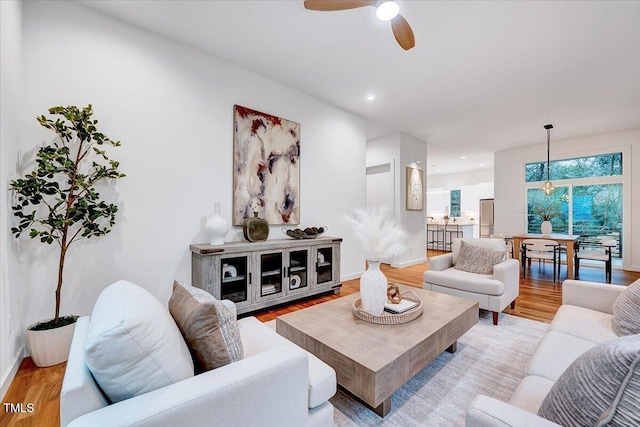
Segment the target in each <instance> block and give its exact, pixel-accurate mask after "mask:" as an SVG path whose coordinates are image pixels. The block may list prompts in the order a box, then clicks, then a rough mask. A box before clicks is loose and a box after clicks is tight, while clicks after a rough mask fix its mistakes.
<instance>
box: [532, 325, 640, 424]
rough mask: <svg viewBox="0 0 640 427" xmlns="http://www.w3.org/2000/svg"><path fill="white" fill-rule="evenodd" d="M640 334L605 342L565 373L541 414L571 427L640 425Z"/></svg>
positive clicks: (544, 403) (577, 361) (586, 354)
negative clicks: (639, 397)
mask: <svg viewBox="0 0 640 427" xmlns="http://www.w3.org/2000/svg"><path fill="white" fill-rule="evenodd" d="M638 396H640V335H629V336H623V337H619V338H615V339H613V340H610V341H607V342H605V343H602V344H600V345H598V346H596V347H594V348H592V349H591V350H589V351H587V352H586V353H584V354H583V355H582V356H580V357H579V358H578V359H576V361H575V362H573V363H572V364H571V366H570V367H569V368H568V369H567V370H566V371H565V372H564V373H563V374H562V376H561V377H560V378H559V379H558V381H557V382H556V383H555V384H554V385H553V387H552V388H551V390H550V391H549V394H548V395H547V397H546V398H545V399H544V402H542V406H541V407H540V410H539V411H538V415H540V416H542V417H544V418H546V419H548V420H550V421H553V422H555V423H558V424H560V425H570V426H574V425H575V426H598V427H600V426H605V425H607V426H609V425H612V426H613V425H616V426H622V425H624V426H637V425H640V399H638Z"/></svg>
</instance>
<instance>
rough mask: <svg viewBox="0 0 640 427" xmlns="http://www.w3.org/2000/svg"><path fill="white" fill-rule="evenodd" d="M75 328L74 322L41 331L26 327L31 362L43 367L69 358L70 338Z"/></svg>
mask: <svg viewBox="0 0 640 427" xmlns="http://www.w3.org/2000/svg"><path fill="white" fill-rule="evenodd" d="M32 326H33V325H32ZM75 328H76V324H75V322H74V323H72V324H70V325H66V326H62V327H60V328H55V329H47V330H43V331H32V330H31V329H29V328H27V338H28V340H29V349H30V351H31V358H32V359H33V363H35V364H36V366H39V367H41V368H44V367H46V366H53V365H57V364H58V363H62V362H65V361H66V360H67V359H68V358H69V349H70V348H71V339H72V338H73V331H74V330H75Z"/></svg>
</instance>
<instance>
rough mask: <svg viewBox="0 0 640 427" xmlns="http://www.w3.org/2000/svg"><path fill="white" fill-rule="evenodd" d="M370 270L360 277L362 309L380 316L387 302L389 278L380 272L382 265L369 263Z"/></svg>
mask: <svg viewBox="0 0 640 427" xmlns="http://www.w3.org/2000/svg"><path fill="white" fill-rule="evenodd" d="M368 263H369V268H368V269H367V271H365V272H364V273H363V274H362V276H361V277H360V298H361V300H362V309H363V310H364V311H366V312H367V313H369V314H373V315H374V316H380V315H381V314H382V312H383V311H384V303H385V301H386V300H387V285H388V283H387V278H386V276H385V275H384V274H383V273H382V271H380V263H379V262H377V261H368Z"/></svg>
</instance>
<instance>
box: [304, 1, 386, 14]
mask: <svg viewBox="0 0 640 427" xmlns="http://www.w3.org/2000/svg"><path fill="white" fill-rule="evenodd" d="M375 4H376V2H375V0H304V7H305V9H309V10H321V11H327V12H330V11H334V10H346V9H355V8H358V7H364V6H375Z"/></svg>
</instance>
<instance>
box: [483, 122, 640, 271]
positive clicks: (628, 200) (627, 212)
mask: <svg viewBox="0 0 640 427" xmlns="http://www.w3.org/2000/svg"><path fill="white" fill-rule="evenodd" d="M620 151H622V152H623V178H624V183H623V187H624V190H623V191H624V193H623V203H624V212H623V228H624V231H623V248H624V254H623V268H625V269H628V270H635V271H638V270H640V221H638V220H637V219H638V218H639V213H640V197H638V193H639V192H640V179H638V171H640V129H632V130H628V131H623V132H615V133H608V134H602V135H593V136H588V137H584V138H577V139H571V140H564V141H552V142H551V159H552V160H554V159H562V158H571V157H580V156H590V155H596V154H604V153H612V152H620ZM545 155H546V146H545V145H544V144H537V145H531V146H527V147H521V148H514V149H510V150H503V151H498V152H496V153H495V155H494V164H495V165H500V167H499V168H496V169H495V229H496V230H500V232H502V233H510V234H518V233H523V232H524V231H525V230H526V197H525V191H524V167H525V164H526V163H531V162H536V161H544V160H546V156H545Z"/></svg>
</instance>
